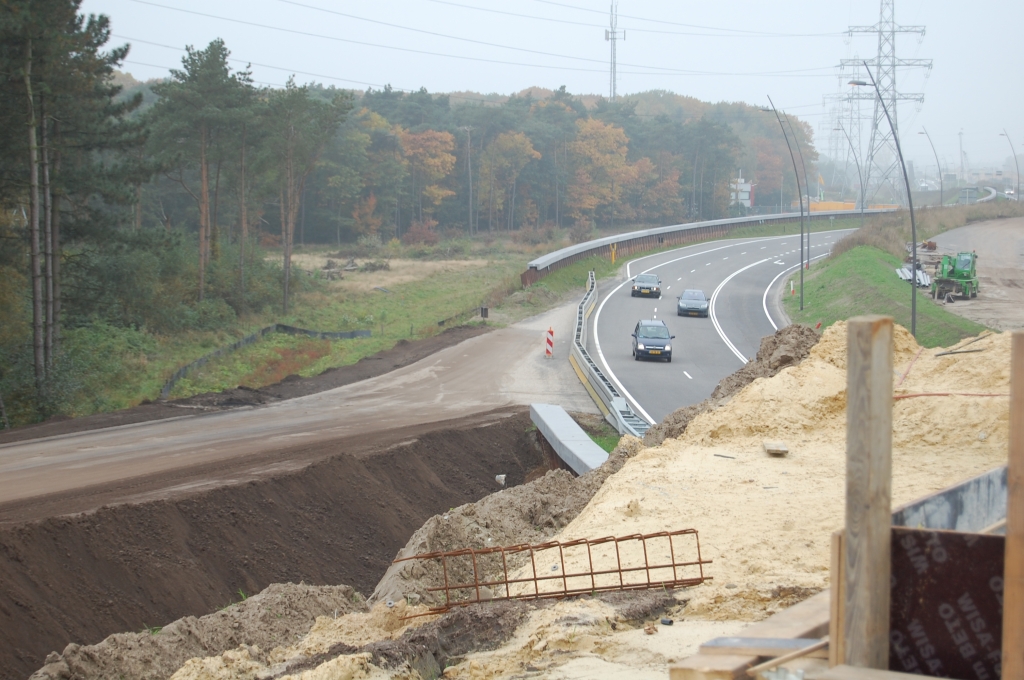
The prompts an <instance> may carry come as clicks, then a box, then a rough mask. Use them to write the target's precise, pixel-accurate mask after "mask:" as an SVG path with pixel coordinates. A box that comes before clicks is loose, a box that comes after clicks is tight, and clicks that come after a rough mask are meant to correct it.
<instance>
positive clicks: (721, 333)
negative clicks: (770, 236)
mask: <svg viewBox="0 0 1024 680" xmlns="http://www.w3.org/2000/svg"><path fill="white" fill-rule="evenodd" d="M769 259H770V258H767V257H766V258H764V259H763V260H758V261H757V262H755V263H753V264H748V265H747V266H746V267H743V268H742V269H737V270H736V271H734V272H733V273H732V274H729V276H727V277H726V278H725V280H724V281H722V282H721V283H720V284H718V288H715V292H714V293H712V294H711V312H710V314H709V315H710V316H711V323H712V324H714V326H715V330H716V331H718V335H719V337H721V338H722V342H724V343H725V344H726V346H727V347H728V348H729V349H731V350H732V353H733V354H735V355H736V356H737V357H738V358H739V360H740V361H742V362H743V363H744V364H746V363H747V362H748V361H749V359H747V357H745V356H743V352H741V351H739V350H738V349H737V348H736V345H734V344H732V341H731V340H730V339H729V336H727V335H726V334H725V331H723V330H722V326H721V325H720V324H719V323H718V316H717V315H715V303H716V302H717V301H718V294H719V293H720V292H721V291H722V288H724V287H725V284H727V283H729V282H730V281H732V279H733V277H735V276H737V275H738V274H742V273H743V272H745V271H747V270H748V269H750V268H751V267H756V266H757V265H759V264H762V263H764V262H767V261H768V260H769Z"/></svg>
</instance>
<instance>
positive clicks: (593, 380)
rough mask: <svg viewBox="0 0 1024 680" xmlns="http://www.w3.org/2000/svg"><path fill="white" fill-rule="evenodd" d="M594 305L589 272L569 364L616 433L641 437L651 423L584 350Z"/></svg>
mask: <svg viewBox="0 0 1024 680" xmlns="http://www.w3.org/2000/svg"><path fill="white" fill-rule="evenodd" d="M596 305H597V279H596V278H595V277H594V272H590V273H589V275H588V282H587V293H586V295H584V296H583V299H582V300H581V301H580V304H579V306H578V307H577V308H576V328H575V331H574V335H573V341H572V347H571V348H570V349H569V363H571V364H572V367H573V370H575V371H576V375H577V376H579V379H580V381H581V382H582V383H583V386H584V387H585V388H587V392H589V393H590V396H591V398H592V399H593V400H594V402H595V403H596V404H597V407H598V408H599V409H601V412H602V413H604V417H605V419H606V420H607V421H608V422H609V423H611V425H612V427H614V428H615V429H616V430H618V431H619V434H631V435H633V436H634V437H643V436H644V433H646V432H647V430H648V429H650V427H651V423H648V422H647V421H646V420H644V419H643V418H641V417H640V416H639V415H637V414H636V413H634V412H633V409H632V408H631V407H630V405H629V402H627V401H626V399H625V397H623V396H622V395H621V394H619V391H618V390H617V389H616V388H615V385H614V384H612V381H611V380H609V379H608V377H607V376H606V375H605V374H604V372H603V371H602V370H601V369H600V368H598V366H597V362H595V361H594V360H593V359H592V358H591V357H590V353H589V352H587V319H588V318H589V317H590V314H591V312H593V311H594V307H595V306H596Z"/></svg>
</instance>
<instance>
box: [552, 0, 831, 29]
mask: <svg viewBox="0 0 1024 680" xmlns="http://www.w3.org/2000/svg"><path fill="white" fill-rule="evenodd" d="M535 1H536V2H540V3H543V4H545V5H554V6H556V7H566V8H568V9H574V10H577V11H579V12H590V13H593V14H604V12H603V11H601V10H596V9H590V8H589V7H577V6H576V5H569V4H566V3H564V2H554V1H553V0H535ZM621 16H622V17H624V18H626V19H636V20H637V21H649V22H651V23H656V24H668V25H670V26H682V27H684V28H699V29H703V30H707V31H722V32H726V33H742V34H743V35H735V36H731V35H717V34H706V33H705V34H702V33H678V34H677V35H708V36H710V37H716V38H740V37H748V38H753V37H761V38H836V37H839V36H841V35H843V34H842V33H770V32H768V31H747V30H744V29H741V28H723V27H720V26H700V25H697V24H683V23H679V22H677V21H667V20H665V19H647V18H645V17H638V16H632V15H630V14H622V15H621ZM631 30H634V31H644V32H645V33H666V32H667V31H654V30H649V29H643V28H634V29H631Z"/></svg>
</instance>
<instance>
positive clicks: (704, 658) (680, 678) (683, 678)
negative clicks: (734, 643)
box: [668, 654, 757, 680]
mask: <svg viewBox="0 0 1024 680" xmlns="http://www.w3.org/2000/svg"><path fill="white" fill-rule="evenodd" d="M755 663H757V657H756V656H744V655H736V656H723V655H721V654H694V655H693V656H690V657H687V658H685V659H683V660H682V661H680V662H679V663H678V664H675V665H674V666H671V667H670V668H669V669H668V677H669V680H735V679H736V678H745V677H747V669H748V668H750V667H751V666H753V665H754V664H755Z"/></svg>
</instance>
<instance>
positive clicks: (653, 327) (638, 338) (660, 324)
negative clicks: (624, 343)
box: [633, 319, 676, 363]
mask: <svg viewBox="0 0 1024 680" xmlns="http://www.w3.org/2000/svg"><path fill="white" fill-rule="evenodd" d="M674 337H676V336H674V335H671V334H670V333H669V332H668V326H666V325H665V322H664V321H661V320H659V319H654V320H653V321H639V322H637V324H636V328H634V329H633V358H634V359H636V360H637V361H640V357H649V358H653V359H665V360H666V361H668V362H670V363H671V361H672V338H674Z"/></svg>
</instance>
